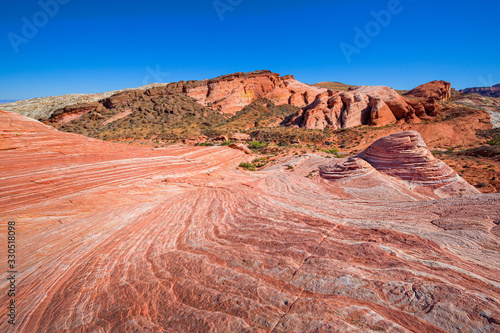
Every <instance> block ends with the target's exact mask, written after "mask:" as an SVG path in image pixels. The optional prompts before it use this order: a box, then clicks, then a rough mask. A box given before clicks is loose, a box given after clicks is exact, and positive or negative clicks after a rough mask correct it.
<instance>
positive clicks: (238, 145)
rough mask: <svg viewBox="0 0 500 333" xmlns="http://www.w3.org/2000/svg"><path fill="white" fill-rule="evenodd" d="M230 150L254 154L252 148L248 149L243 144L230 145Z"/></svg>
mask: <svg viewBox="0 0 500 333" xmlns="http://www.w3.org/2000/svg"><path fill="white" fill-rule="evenodd" d="M229 148H233V149H238V150H241V151H242V152H244V153H245V154H252V151H251V150H250V148H248V147H247V146H245V145H244V144H242V143H232V144H230V145H229Z"/></svg>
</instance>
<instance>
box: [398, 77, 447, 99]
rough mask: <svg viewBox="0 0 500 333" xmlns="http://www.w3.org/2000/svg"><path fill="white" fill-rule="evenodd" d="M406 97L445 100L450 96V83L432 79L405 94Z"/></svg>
mask: <svg viewBox="0 0 500 333" xmlns="http://www.w3.org/2000/svg"><path fill="white" fill-rule="evenodd" d="M405 96H406V97H415V98H422V99H426V100H436V101H445V100H448V99H449V98H450V97H451V84H450V83H449V82H446V81H443V80H441V81H437V80H436V81H432V82H428V83H425V84H422V85H420V86H418V87H416V88H415V89H413V90H410V91H409V92H407V93H406V94H405Z"/></svg>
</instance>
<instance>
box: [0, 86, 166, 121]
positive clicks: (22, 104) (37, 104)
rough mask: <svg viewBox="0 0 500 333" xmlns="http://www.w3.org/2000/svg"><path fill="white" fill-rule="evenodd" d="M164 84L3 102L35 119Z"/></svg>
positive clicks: (9, 109)
mask: <svg viewBox="0 0 500 333" xmlns="http://www.w3.org/2000/svg"><path fill="white" fill-rule="evenodd" d="M163 85H164V84H162V83H152V84H148V85H146V86H142V87H139V88H135V89H123V90H116V91H110V92H105V93H98V94H70V95H62V96H49V97H39V98H33V99H24V100H20V101H16V102H12V103H6V104H2V110H5V111H12V112H15V113H19V114H22V115H23V116H27V117H31V118H34V119H47V118H50V117H51V116H52V114H53V113H54V112H55V111H56V110H58V109H62V108H64V107H66V106H69V105H74V104H85V103H92V102H95V101H99V100H101V99H104V98H108V97H109V96H112V95H114V94H119V93H122V92H126V91H129V90H145V89H149V88H151V87H156V86H163Z"/></svg>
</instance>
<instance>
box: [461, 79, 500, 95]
mask: <svg viewBox="0 0 500 333" xmlns="http://www.w3.org/2000/svg"><path fill="white" fill-rule="evenodd" d="M460 93H462V94H479V95H482V96H486V97H494V98H499V97H500V83H499V84H496V85H494V86H493V87H480V88H467V89H462V90H460Z"/></svg>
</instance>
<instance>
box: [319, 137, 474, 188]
mask: <svg viewBox="0 0 500 333" xmlns="http://www.w3.org/2000/svg"><path fill="white" fill-rule="evenodd" d="M372 169H374V170H376V171H377V172H380V173H381V174H383V175H387V176H390V177H393V178H395V179H398V180H402V181H405V182H406V183H407V184H408V186H409V187H411V188H413V187H415V186H430V187H431V190H432V191H434V190H436V189H438V188H441V187H444V186H446V189H444V190H442V192H443V191H444V192H447V193H444V192H443V193H441V194H440V195H441V196H443V195H444V196H453V195H463V194H474V193H479V192H478V190H477V189H476V188H474V187H473V186H471V185H469V184H468V183H467V182H465V181H464V180H463V179H462V178H461V177H460V176H459V175H458V174H457V173H456V172H455V171H454V170H453V169H452V168H450V167H449V166H448V165H446V164H445V163H444V162H442V161H441V160H439V159H437V158H435V157H434V156H433V155H432V153H431V152H430V150H429V149H427V146H426V144H425V142H424V140H423V139H422V137H421V136H420V134H419V133H418V132H416V131H406V132H401V133H396V134H392V135H389V136H386V137H384V138H381V139H379V140H377V141H375V142H374V143H373V144H372V145H371V146H369V147H368V148H367V149H365V150H364V151H363V152H361V153H360V154H359V155H358V156H356V158H350V159H348V160H347V161H345V162H341V163H337V164H335V165H333V166H331V167H323V168H321V169H320V175H321V176H322V177H323V178H325V179H330V180H338V179H345V178H354V177H358V176H360V175H365V174H368V173H369V172H371V171H372Z"/></svg>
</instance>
